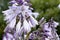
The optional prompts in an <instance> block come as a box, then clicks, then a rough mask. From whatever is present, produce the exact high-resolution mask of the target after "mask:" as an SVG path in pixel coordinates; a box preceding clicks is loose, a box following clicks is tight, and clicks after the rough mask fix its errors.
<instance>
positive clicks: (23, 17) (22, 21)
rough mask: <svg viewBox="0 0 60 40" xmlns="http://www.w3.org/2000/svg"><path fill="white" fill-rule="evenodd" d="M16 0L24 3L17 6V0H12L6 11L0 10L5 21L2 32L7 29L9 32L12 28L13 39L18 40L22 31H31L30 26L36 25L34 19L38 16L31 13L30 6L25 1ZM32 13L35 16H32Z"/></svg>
mask: <svg viewBox="0 0 60 40" xmlns="http://www.w3.org/2000/svg"><path fill="white" fill-rule="evenodd" d="M13 1H15V0H13ZM16 1H19V2H20V1H22V2H24V4H22V5H19V6H18V3H17V2H13V4H12V6H9V9H8V10H6V11H2V13H4V16H5V18H4V20H5V21H6V23H7V26H6V28H5V30H4V32H5V33H6V32H7V31H8V32H9V33H11V32H13V31H12V30H14V33H13V36H14V38H15V40H18V39H19V37H22V34H23V33H24V34H25V32H26V34H27V33H29V32H30V31H31V27H35V26H36V25H38V22H37V20H36V19H35V18H36V17H37V16H38V13H33V12H32V11H31V10H30V9H29V8H30V7H29V6H27V5H25V4H26V2H25V1H24V0H16ZM35 14H37V15H35ZM33 15H34V17H35V18H34V17H33ZM17 20H18V21H17ZM7 29H9V30H7ZM4 38H5V37H4ZM3 40H4V39H3Z"/></svg>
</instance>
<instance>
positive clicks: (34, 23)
mask: <svg viewBox="0 0 60 40" xmlns="http://www.w3.org/2000/svg"><path fill="white" fill-rule="evenodd" d="M30 21H31V23H32V25H33V26H36V25H38V22H37V21H36V20H35V19H34V18H33V17H32V16H30Z"/></svg>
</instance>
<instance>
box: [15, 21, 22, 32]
mask: <svg viewBox="0 0 60 40" xmlns="http://www.w3.org/2000/svg"><path fill="white" fill-rule="evenodd" d="M20 29H21V22H20V21H19V22H18V23H17V25H16V32H17V33H18V32H19V31H20Z"/></svg>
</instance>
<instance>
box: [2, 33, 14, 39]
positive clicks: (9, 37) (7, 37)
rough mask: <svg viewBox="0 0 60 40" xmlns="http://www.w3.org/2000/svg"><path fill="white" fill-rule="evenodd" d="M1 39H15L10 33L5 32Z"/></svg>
mask: <svg viewBox="0 0 60 40" xmlns="http://www.w3.org/2000/svg"><path fill="white" fill-rule="evenodd" d="M3 40H15V38H14V37H13V35H12V34H10V33H6V34H5V35H3Z"/></svg>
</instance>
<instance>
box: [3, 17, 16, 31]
mask: <svg viewBox="0 0 60 40" xmlns="http://www.w3.org/2000/svg"><path fill="white" fill-rule="evenodd" d="M15 24H16V17H15V18H14V19H13V20H12V21H11V22H10V23H9V24H8V25H7V27H6V28H5V30H4V32H5V31H7V29H8V28H10V29H13V28H14V27H15Z"/></svg>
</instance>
